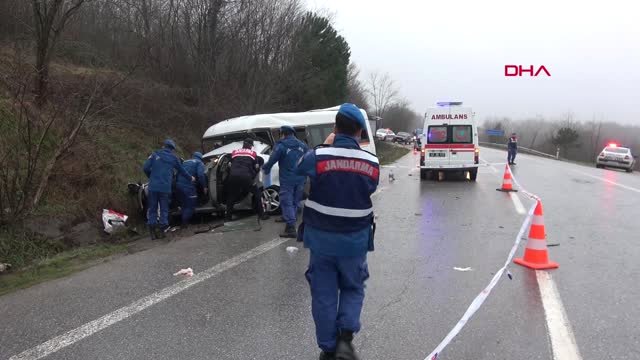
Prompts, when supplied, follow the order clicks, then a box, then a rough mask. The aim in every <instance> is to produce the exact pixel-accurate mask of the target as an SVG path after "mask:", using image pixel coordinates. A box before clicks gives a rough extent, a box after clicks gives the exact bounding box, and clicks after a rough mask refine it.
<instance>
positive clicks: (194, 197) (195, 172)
mask: <svg viewBox="0 0 640 360" xmlns="http://www.w3.org/2000/svg"><path fill="white" fill-rule="evenodd" d="M182 166H183V167H184V169H185V170H186V171H187V173H189V175H191V176H192V177H195V178H196V181H197V185H199V186H200V188H201V189H202V190H203V191H204V193H205V194H206V193H207V183H206V177H205V175H204V163H203V162H202V153H200V152H197V151H196V152H194V153H193V158H191V159H189V160H187V161H185V162H184V163H182ZM176 188H177V190H178V195H179V196H180V206H181V207H182V226H183V227H186V226H188V225H189V221H191V217H193V212H194V210H195V207H196V204H197V202H198V189H197V188H196V183H193V182H191V181H190V179H186V178H184V177H179V178H178V180H177V181H176Z"/></svg>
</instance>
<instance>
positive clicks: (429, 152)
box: [420, 101, 480, 181]
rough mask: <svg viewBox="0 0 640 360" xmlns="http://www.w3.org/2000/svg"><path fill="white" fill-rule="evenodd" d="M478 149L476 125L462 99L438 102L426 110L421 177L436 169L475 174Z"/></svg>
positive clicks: (433, 173) (436, 170) (471, 113)
mask: <svg viewBox="0 0 640 360" xmlns="http://www.w3.org/2000/svg"><path fill="white" fill-rule="evenodd" d="M479 160H480V149H479V146H478V126H477V124H476V121H475V119H474V114H473V111H472V110H471V108H470V107H467V106H463V105H462V102H458V101H451V102H438V103H437V106H434V107H431V108H429V109H428V110H427V112H426V114H425V120H424V127H423V136H422V149H421V151H420V179H422V180H428V179H431V178H433V177H434V176H435V175H436V174H437V173H438V172H463V173H468V175H469V179H470V180H471V181H476V178H477V176H478V163H479Z"/></svg>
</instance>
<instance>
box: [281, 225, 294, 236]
mask: <svg viewBox="0 0 640 360" xmlns="http://www.w3.org/2000/svg"><path fill="white" fill-rule="evenodd" d="M280 237H282V238H289V239H295V238H297V237H298V233H297V232H296V227H295V226H294V225H289V224H287V226H285V228H284V232H282V233H281V234H280Z"/></svg>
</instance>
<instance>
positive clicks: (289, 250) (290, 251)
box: [287, 246, 298, 254]
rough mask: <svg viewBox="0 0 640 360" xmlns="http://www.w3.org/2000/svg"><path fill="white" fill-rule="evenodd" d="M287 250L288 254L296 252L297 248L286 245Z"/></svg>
mask: <svg viewBox="0 0 640 360" xmlns="http://www.w3.org/2000/svg"><path fill="white" fill-rule="evenodd" d="M287 252H288V253H289V254H295V253H296V252H298V248H297V247H295V246H287Z"/></svg>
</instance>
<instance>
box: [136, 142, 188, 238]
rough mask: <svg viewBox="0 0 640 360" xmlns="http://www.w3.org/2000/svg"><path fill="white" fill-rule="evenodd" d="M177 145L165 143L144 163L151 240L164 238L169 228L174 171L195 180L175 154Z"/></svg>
mask: <svg viewBox="0 0 640 360" xmlns="http://www.w3.org/2000/svg"><path fill="white" fill-rule="evenodd" d="M175 151H176V143H175V142H173V140H171V139H167V140H165V141H164V147H163V148H162V149H161V150H157V151H155V152H154V153H152V154H151V155H150V156H149V158H148V159H147V161H145V162H144V173H145V174H146V175H147V177H148V178H149V187H148V191H149V193H148V195H147V209H148V210H147V221H148V222H147V224H148V225H149V232H150V233H151V239H156V238H158V237H160V238H162V237H164V230H166V228H167V227H169V199H170V197H171V187H172V185H173V171H174V170H176V171H177V172H178V176H182V177H184V178H186V179H189V180H190V181H192V182H194V181H195V178H194V177H193V176H191V175H189V173H188V172H187V171H186V170H185V169H184V168H183V167H182V164H181V163H180V159H178V157H177V156H176V154H175ZM158 206H160V219H159V220H160V225H159V226H160V227H159V228H158Z"/></svg>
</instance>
